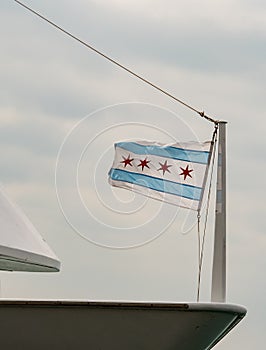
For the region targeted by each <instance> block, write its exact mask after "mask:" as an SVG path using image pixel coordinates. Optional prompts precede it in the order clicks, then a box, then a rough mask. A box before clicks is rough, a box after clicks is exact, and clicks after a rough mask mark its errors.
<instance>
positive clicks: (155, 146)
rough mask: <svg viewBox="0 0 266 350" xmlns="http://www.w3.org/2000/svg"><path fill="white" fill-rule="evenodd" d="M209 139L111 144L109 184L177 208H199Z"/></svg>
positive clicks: (209, 148)
mask: <svg viewBox="0 0 266 350" xmlns="http://www.w3.org/2000/svg"><path fill="white" fill-rule="evenodd" d="M210 152H211V141H207V142H184V143H175V144H160V143H157V142H148V141H134V142H118V143H116V144H115V158H114V162H113V165H112V168H111V169H110V171H109V183H110V184H111V185H112V186H115V187H120V188H125V189H128V190H131V191H134V192H137V193H140V194H143V195H145V196H148V197H151V198H154V199H157V200H161V201H164V202H167V203H170V204H174V205H177V206H180V207H184V208H189V209H192V210H199V209H200V206H201V202H202V197H203V191H204V187H205V183H206V177H207V169H208V166H209V161H210Z"/></svg>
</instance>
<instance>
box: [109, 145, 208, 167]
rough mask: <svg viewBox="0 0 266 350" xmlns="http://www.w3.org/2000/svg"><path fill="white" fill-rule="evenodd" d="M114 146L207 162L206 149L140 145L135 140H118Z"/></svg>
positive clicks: (179, 158) (187, 160) (178, 158)
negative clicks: (196, 149)
mask: <svg viewBox="0 0 266 350" xmlns="http://www.w3.org/2000/svg"><path fill="white" fill-rule="evenodd" d="M115 147H120V148H123V149H125V150H126V151H128V152H133V153H135V154H143V155H153V156H159V157H163V158H172V159H176V160H183V161H185V162H193V163H200V164H208V158H209V152H208V151H195V150H188V149H183V148H177V147H173V146H156V145H140V144H138V143H136V142H118V143H116V144H115Z"/></svg>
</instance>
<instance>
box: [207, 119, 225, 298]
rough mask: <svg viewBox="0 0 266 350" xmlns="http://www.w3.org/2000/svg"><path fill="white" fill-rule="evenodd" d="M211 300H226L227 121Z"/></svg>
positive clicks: (222, 124)
mask: <svg viewBox="0 0 266 350" xmlns="http://www.w3.org/2000/svg"><path fill="white" fill-rule="evenodd" d="M211 301H212V302H221V303H224V302H225V301H226V122H219V139H218V170H217V189H216V215H215V235H214V251H213V266H212V291H211Z"/></svg>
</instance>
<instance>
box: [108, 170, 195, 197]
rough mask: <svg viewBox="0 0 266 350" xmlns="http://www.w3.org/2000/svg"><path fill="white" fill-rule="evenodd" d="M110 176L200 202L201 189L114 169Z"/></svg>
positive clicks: (117, 179) (113, 178)
mask: <svg viewBox="0 0 266 350" xmlns="http://www.w3.org/2000/svg"><path fill="white" fill-rule="evenodd" d="M109 176H110V178H111V179H112V180H116V181H123V182H127V183H131V184H134V185H139V186H142V187H146V188H150V189H152V190H155V191H158V192H164V193H169V194H172V195H175V196H179V197H184V198H188V199H192V200H196V201H199V200H200V196H201V190H202V189H201V187H196V186H191V185H186V184H181V183H178V182H173V181H169V180H164V179H160V178H156V177H152V176H149V175H145V174H138V173H131V172H129V171H126V170H121V169H114V168H112V169H111V170H110V172H109Z"/></svg>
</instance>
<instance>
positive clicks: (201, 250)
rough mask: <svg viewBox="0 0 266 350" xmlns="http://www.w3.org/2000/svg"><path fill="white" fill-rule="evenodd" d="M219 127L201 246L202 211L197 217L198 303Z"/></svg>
mask: <svg viewBox="0 0 266 350" xmlns="http://www.w3.org/2000/svg"><path fill="white" fill-rule="evenodd" d="M218 125H219V124H215V128H214V132H213V136H212V152H211V153H212V160H211V174H210V180H209V188H208V196H207V206H206V212H205V221H204V229H203V236H202V242H201V244H200V218H201V215H200V210H198V215H197V226H198V259H199V267H198V288H197V302H199V297H200V284H201V272H202V263H203V253H204V245H205V238H206V229H207V221H208V216H209V207H210V198H211V185H212V178H213V170H214V161H215V154H216V145H217V132H218Z"/></svg>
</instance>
